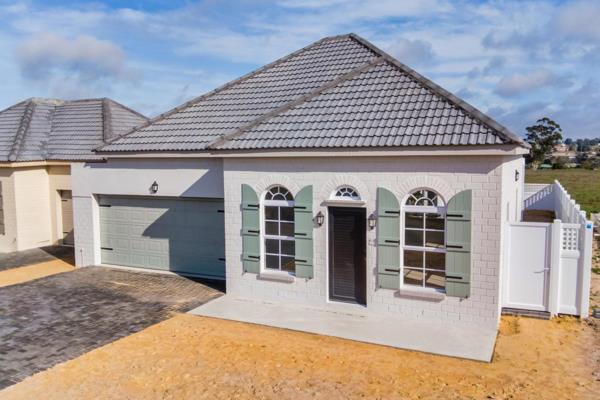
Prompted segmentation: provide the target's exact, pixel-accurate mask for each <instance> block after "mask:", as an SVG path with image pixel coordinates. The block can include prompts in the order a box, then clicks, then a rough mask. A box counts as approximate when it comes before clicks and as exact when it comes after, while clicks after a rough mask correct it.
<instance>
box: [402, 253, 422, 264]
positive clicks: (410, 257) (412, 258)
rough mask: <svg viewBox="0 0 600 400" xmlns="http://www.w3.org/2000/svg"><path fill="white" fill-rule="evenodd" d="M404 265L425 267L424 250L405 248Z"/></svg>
mask: <svg viewBox="0 0 600 400" xmlns="http://www.w3.org/2000/svg"><path fill="white" fill-rule="evenodd" d="M404 266H405V267H412V268H423V252H421V251H412V250H405V251H404Z"/></svg>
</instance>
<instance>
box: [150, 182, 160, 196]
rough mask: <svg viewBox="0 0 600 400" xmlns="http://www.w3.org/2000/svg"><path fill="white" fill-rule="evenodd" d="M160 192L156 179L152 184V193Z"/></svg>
mask: <svg viewBox="0 0 600 400" xmlns="http://www.w3.org/2000/svg"><path fill="white" fill-rule="evenodd" d="M156 192H158V183H156V181H154V182H153V183H152V185H151V186H150V193H152V194H154V193H156Z"/></svg>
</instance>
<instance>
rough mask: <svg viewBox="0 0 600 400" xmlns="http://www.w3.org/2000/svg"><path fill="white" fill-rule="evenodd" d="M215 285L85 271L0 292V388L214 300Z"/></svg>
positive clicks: (93, 269) (167, 277)
mask: <svg viewBox="0 0 600 400" xmlns="http://www.w3.org/2000/svg"><path fill="white" fill-rule="evenodd" d="M220 286H222V285H220V284H214V285H210V286H209V285H208V284H202V283H199V282H196V281H193V280H190V279H187V278H183V277H179V276H171V275H159V274H149V273H139V272H130V271H124V270H117V269H110V268H104V267H88V268H82V269H78V270H75V271H73V272H66V273H62V274H57V275H52V276H49V277H46V278H42V279H38V280H34V281H31V282H26V283H23V284H19V285H14V286H8V287H4V288H0V338H2V340H0V389H1V388H4V387H7V386H10V385H12V384H14V383H17V382H19V381H21V380H23V379H24V378H26V377H28V376H30V375H32V374H34V373H36V372H39V371H42V370H45V369H47V368H50V367H52V366H53V365H55V364H58V363H61V362H64V361H67V360H70V359H72V358H75V357H78V356H80V355H82V354H83V353H86V352H88V351H90V350H92V349H94V348H97V347H99V346H103V345H105V344H107V343H109V342H112V341H114V340H116V339H119V338H122V337H125V336H127V335H130V334H132V333H134V332H138V331H140V330H142V329H144V328H146V327H148V326H150V325H153V324H155V323H157V322H160V321H162V320H164V319H167V318H169V317H170V316H172V315H173V313H176V312H186V311H188V310H190V309H192V308H194V307H197V306H199V305H201V304H203V303H205V302H207V301H210V300H212V299H214V298H216V297H219V296H220V295H222V294H223V292H222V291H223V288H222V287H220Z"/></svg>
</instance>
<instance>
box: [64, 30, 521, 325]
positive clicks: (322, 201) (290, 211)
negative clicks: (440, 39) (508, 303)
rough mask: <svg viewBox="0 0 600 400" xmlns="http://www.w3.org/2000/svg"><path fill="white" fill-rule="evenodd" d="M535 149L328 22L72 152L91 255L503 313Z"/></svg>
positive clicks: (473, 319) (304, 292) (278, 296)
mask: <svg viewBox="0 0 600 400" xmlns="http://www.w3.org/2000/svg"><path fill="white" fill-rule="evenodd" d="M527 152H528V146H527V144H525V143H524V142H523V141H522V140H521V139H520V138H519V137H517V136H516V135H514V134H512V133H511V132H509V131H508V130H507V129H506V128H504V127H502V126H501V125H499V124H498V123H497V122H495V121H493V120H492V119H490V118H489V117H487V116H485V115H484V114H482V113H481V112H479V111H477V110H476V109H474V108H473V107H472V106H470V105H468V104H467V103H465V102H463V101H462V100H460V99H458V98H456V97H455V96H453V95H452V94H450V93H448V92H446V91H445V90H443V89H442V88H440V87H438V86H437V85H435V84H434V83H432V82H431V81H429V80H427V79H426V78H424V77H422V76H421V75H419V74H417V73H416V72H414V71H412V70H411V69H409V68H408V67H406V66H404V65H403V64H401V63H399V62H398V61H396V60H394V59H393V58H391V57H390V56H388V55H387V54H385V53H384V52H382V51H381V50H379V49H377V48H376V47H374V46H373V45H371V44H370V43H368V42H366V41H365V40H364V39H362V38H359V37H357V36H355V35H345V36H338V37H332V38H326V39H323V40H321V41H319V42H317V43H314V44H312V45H310V46H308V47H306V48H304V49H301V50H299V51H298V52H295V53H292V54H291V55H289V56H287V57H284V58H283V59H280V60H277V61H275V62H274V63H272V64H269V65H267V66H265V67H263V68H261V69H259V70H257V71H254V72H252V73H250V74H249V75H246V76H244V77H242V78H240V79H238V80H236V81H233V82H231V83H229V84H227V85H225V86H223V87H221V88H218V89H216V90H214V91H212V92H210V93H208V94H206V95H204V96H201V97H199V98H197V99H194V100H192V101H190V102H188V103H186V104H184V105H182V106H181V107H178V108H176V109H174V110H172V111H169V112H167V113H165V114H162V115H161V116H159V117H157V118H156V119H154V120H152V121H150V122H149V123H148V124H146V125H143V126H141V127H139V128H136V129H134V130H133V131H131V132H130V133H128V134H126V135H124V136H121V137H119V138H116V139H115V140H113V141H111V142H110V143H109V144H107V145H106V146H104V147H102V148H100V149H99V150H98V151H97V154H98V155H100V156H102V157H103V158H104V159H105V161H104V162H102V163H88V164H82V165H78V166H74V167H73V171H72V175H73V198H74V213H75V224H76V229H75V232H76V237H75V241H76V261H77V264H78V265H79V266H87V265H98V264H107V265H121V266H129V267H138V268H150V269H159V270H170V271H173V272H176V273H183V274H190V275H197V276H203V277H209V278H221V279H222V278H225V279H226V283H227V296H232V297H237V298H247V299H253V300H257V301H270V302H280V303H290V304H298V305H310V306H311V307H317V308H322V309H329V310H343V311H349V312H352V311H356V310H361V312H366V313H372V314H377V315H387V316H394V317H398V318H405V317H406V318H409V317H410V318H413V317H417V318H422V319H426V320H435V321H445V322H448V323H457V324H461V323H466V324H473V323H477V324H478V325H483V326H487V327H490V328H495V327H496V326H497V324H498V321H499V318H500V311H501V307H502V301H501V293H502V287H501V286H502V272H503V271H502V265H503V246H504V237H503V232H504V230H505V225H506V224H508V223H510V222H515V221H518V220H519V219H520V216H521V211H522V204H523V176H524V173H523V172H524V171H523V168H524V162H523V155H524V154H526V153H527Z"/></svg>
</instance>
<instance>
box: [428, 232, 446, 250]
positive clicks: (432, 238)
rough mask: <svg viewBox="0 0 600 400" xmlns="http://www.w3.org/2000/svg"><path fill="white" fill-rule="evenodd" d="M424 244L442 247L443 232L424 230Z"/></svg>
mask: <svg viewBox="0 0 600 400" xmlns="http://www.w3.org/2000/svg"><path fill="white" fill-rule="evenodd" d="M425 237H426V239H427V240H426V241H425V246H426V247H437V248H439V247H444V232H433V231H427V232H425Z"/></svg>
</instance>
